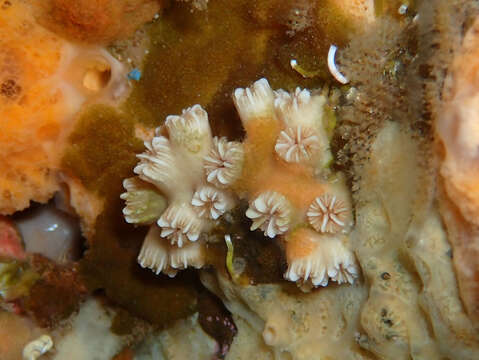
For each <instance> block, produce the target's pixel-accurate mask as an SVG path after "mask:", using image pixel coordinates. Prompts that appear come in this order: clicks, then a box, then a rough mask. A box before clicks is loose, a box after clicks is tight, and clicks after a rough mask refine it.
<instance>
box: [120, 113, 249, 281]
mask: <svg viewBox="0 0 479 360" xmlns="http://www.w3.org/2000/svg"><path fill="white" fill-rule="evenodd" d="M145 147H146V151H145V152H143V153H142V154H139V155H138V158H139V159H140V161H139V163H138V164H137V165H136V167H135V169H134V172H135V173H136V174H137V175H138V176H136V177H133V178H129V179H126V180H125V181H124V183H123V186H124V187H125V189H126V190H127V191H126V192H125V193H123V194H122V195H121V197H122V199H124V200H126V207H125V208H124V209H123V214H124V215H125V219H126V220H127V221H128V222H130V223H135V224H149V225H150V230H149V232H148V234H147V236H146V238H145V241H144V243H143V246H142V248H141V251H140V254H139V256H138V262H139V263H140V265H141V266H143V267H146V268H149V269H151V270H153V271H154V272H156V273H157V274H159V273H160V272H163V273H165V274H168V275H170V276H175V275H176V273H177V271H178V270H181V269H185V268H187V267H188V266H193V267H196V268H200V267H202V266H203V265H204V262H205V254H204V251H205V247H204V243H205V236H204V235H205V234H206V233H208V231H209V230H210V229H211V227H212V226H214V221H215V220H217V219H218V218H219V217H220V216H222V215H223V214H224V213H225V212H227V211H228V210H230V209H231V208H232V207H233V206H234V204H235V197H234V194H233V193H231V192H230V191H228V190H226V189H222V187H224V186H227V185H229V184H230V183H231V182H233V181H235V180H236V178H237V177H238V175H239V172H238V171H237V170H236V167H239V168H240V169H241V162H242V158H243V156H242V148H241V146H240V144H237V143H234V142H231V143H226V142H225V141H224V140H223V139H217V138H212V136H211V131H210V126H209V122H208V115H207V113H206V111H204V110H203V109H202V108H201V106H199V105H195V106H193V107H191V108H188V109H186V110H184V111H183V113H182V114H181V115H180V116H176V115H175V116H168V117H167V118H166V121H165V125H164V126H163V127H159V128H157V129H156V134H155V137H153V139H152V140H151V141H146V142H145ZM235 171H236V172H235ZM165 197H166V200H165Z"/></svg>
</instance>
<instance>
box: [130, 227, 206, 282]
mask: <svg viewBox="0 0 479 360" xmlns="http://www.w3.org/2000/svg"><path fill="white" fill-rule="evenodd" d="M203 247H204V246H203V244H201V243H199V242H195V243H189V244H188V245H185V246H183V247H182V248H178V247H176V246H172V245H170V244H168V243H167V242H165V241H164V239H162V238H161V230H160V228H158V227H157V226H155V225H153V226H151V227H150V230H149V232H148V235H147V236H146V238H145V241H144V242H143V245H142V247H141V250H140V254H139V255H138V263H139V264H140V266H141V267H143V268H148V269H150V270H152V271H153V272H154V273H155V274H157V275H158V274H159V273H164V274H167V275H168V276H170V277H174V276H175V275H176V274H177V272H178V270H183V269H186V268H187V267H189V266H192V267H195V268H197V269H199V268H201V267H202V266H203V265H204V264H205V256H204V248H203Z"/></svg>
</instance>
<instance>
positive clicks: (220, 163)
mask: <svg viewBox="0 0 479 360" xmlns="http://www.w3.org/2000/svg"><path fill="white" fill-rule="evenodd" d="M243 158H244V150H243V145H242V144H241V143H239V142H236V141H228V140H227V139H226V138H225V137H222V138H218V137H215V138H214V139H213V147H212V148H211V150H210V152H209V154H208V155H207V156H205V158H204V165H203V167H204V170H205V173H206V178H207V181H208V182H209V183H211V184H213V185H215V186H217V187H225V186H230V185H232V184H233V183H234V182H235V181H236V180H238V178H239V177H240V176H241V170H242V167H243Z"/></svg>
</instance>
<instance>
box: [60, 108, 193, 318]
mask: <svg viewBox="0 0 479 360" xmlns="http://www.w3.org/2000/svg"><path fill="white" fill-rule="evenodd" d="M69 142H70V144H69V146H68V148H67V150H66V153H65V156H64V158H63V162H62V164H63V170H64V171H65V172H67V173H68V174H70V175H71V176H74V177H76V178H78V179H80V181H81V182H82V184H83V185H84V186H85V187H86V188H87V190H89V191H93V192H95V193H96V194H98V195H99V196H100V197H102V198H103V199H104V200H105V201H104V202H105V207H104V210H103V212H102V213H101V214H100V215H99V216H98V218H97V221H96V224H95V233H94V235H93V236H92V237H91V238H89V239H88V245H89V248H88V250H87V251H86V253H85V256H84V258H83V259H82V260H81V261H80V264H79V272H80V275H81V276H82V278H83V281H84V282H85V284H86V286H87V288H88V290H89V291H90V292H95V291H101V292H103V293H104V294H105V295H106V296H107V298H108V299H110V300H112V301H113V302H115V303H116V304H118V305H119V306H121V307H122V308H124V309H125V310H127V311H129V312H131V313H132V315H134V316H138V317H140V318H142V319H145V320H147V321H150V322H152V323H154V324H156V325H159V326H166V325H167V324H168V323H170V322H171V321H174V320H176V319H178V318H182V317H185V316H187V315H188V314H190V313H192V312H193V311H194V310H195V306H196V287H195V285H194V283H195V282H196V278H195V275H194V274H192V273H191V272H188V271H187V272H182V273H181V274H179V275H178V276H177V277H176V278H175V279H169V278H167V277H164V276H157V275H155V274H153V273H152V272H151V271H150V270H146V269H142V268H141V267H140V266H139V265H138V263H137V261H136V257H137V255H138V253H139V250H140V247H141V243H142V242H143V239H144V237H145V235H146V231H147V228H146V227H143V228H135V227H133V226H132V225H130V224H127V223H126V222H125V220H124V218H123V214H122V211H121V210H122V207H123V206H124V202H123V201H122V200H121V199H120V194H121V193H122V192H123V191H124V190H123V187H122V181H123V179H124V178H127V177H129V176H131V175H132V169H133V167H134V165H135V164H136V162H137V159H136V157H135V154H136V153H139V152H141V151H143V143H142V142H141V141H140V140H139V139H138V138H136V137H135V135H134V120H133V119H131V118H129V117H127V116H125V115H124V114H122V113H120V112H118V111H116V110H115V109H112V108H110V107H108V106H105V105H95V106H91V107H90V108H88V109H86V110H85V111H84V112H83V113H82V114H81V115H80V118H79V119H78V122H77V126H76V128H75V129H74V131H73V133H72V134H71V136H70V138H69Z"/></svg>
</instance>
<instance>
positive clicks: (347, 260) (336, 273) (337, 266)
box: [284, 238, 359, 286]
mask: <svg viewBox="0 0 479 360" xmlns="http://www.w3.org/2000/svg"><path fill="white" fill-rule="evenodd" d="M315 245H316V248H315V249H314V250H313V251H312V252H311V253H310V254H309V255H307V256H305V257H301V258H299V259H290V261H289V264H288V269H287V271H286V273H285V274H284V278H285V279H287V280H289V281H295V282H303V283H305V282H308V281H311V283H312V284H313V285H314V286H327V285H328V283H329V281H334V282H337V283H338V284H343V283H349V284H353V283H354V280H355V279H356V278H357V277H358V274H359V269H358V266H357V264H356V261H355V259H354V255H353V253H352V252H351V250H349V249H347V248H346V247H345V246H344V245H343V244H342V242H341V241H339V240H338V239H335V238H321V239H320V240H319V241H318V242H317V243H316V244H315Z"/></svg>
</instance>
